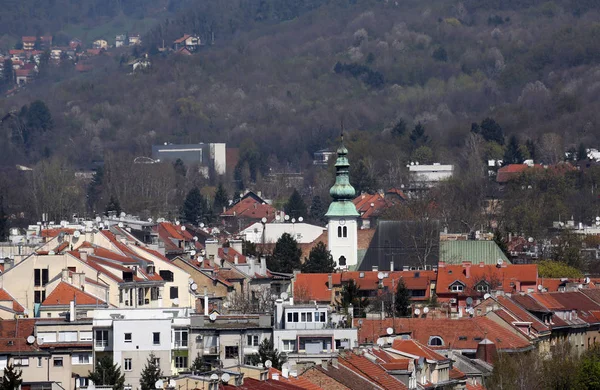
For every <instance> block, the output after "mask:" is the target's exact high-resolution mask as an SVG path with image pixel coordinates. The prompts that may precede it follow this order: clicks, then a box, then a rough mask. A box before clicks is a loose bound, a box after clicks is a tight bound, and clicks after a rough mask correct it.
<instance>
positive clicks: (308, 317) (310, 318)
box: [306, 313, 312, 322]
mask: <svg viewBox="0 0 600 390" xmlns="http://www.w3.org/2000/svg"><path fill="white" fill-rule="evenodd" d="M306 322H312V313H306Z"/></svg>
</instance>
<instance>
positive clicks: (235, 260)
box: [233, 255, 240, 265]
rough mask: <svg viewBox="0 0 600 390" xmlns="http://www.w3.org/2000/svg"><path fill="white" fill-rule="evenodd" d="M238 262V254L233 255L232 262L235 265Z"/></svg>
mask: <svg viewBox="0 0 600 390" xmlns="http://www.w3.org/2000/svg"><path fill="white" fill-rule="evenodd" d="M239 262H240V257H239V256H238V255H235V256H233V263H234V264H236V265H237V264H239Z"/></svg>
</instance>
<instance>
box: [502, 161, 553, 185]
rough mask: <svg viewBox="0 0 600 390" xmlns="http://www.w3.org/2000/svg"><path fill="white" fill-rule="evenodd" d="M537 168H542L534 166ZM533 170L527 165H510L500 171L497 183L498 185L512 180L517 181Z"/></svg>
mask: <svg viewBox="0 0 600 390" xmlns="http://www.w3.org/2000/svg"><path fill="white" fill-rule="evenodd" d="M534 167H535V168H538V169H540V168H542V166H541V165H540V164H536V165H534ZM530 168H533V167H530V166H529V165H527V164H509V165H506V166H504V167H502V168H500V169H498V175H497V176H496V181H497V182H498V183H506V182H509V181H510V180H513V179H516V178H517V177H519V175H521V174H522V173H523V172H525V171H526V170H528V169H530Z"/></svg>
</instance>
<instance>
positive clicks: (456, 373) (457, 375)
mask: <svg viewBox="0 0 600 390" xmlns="http://www.w3.org/2000/svg"><path fill="white" fill-rule="evenodd" d="M466 377H467V376H466V375H465V373H464V372H462V371H461V370H459V369H458V368H455V367H452V369H451V370H450V379H454V380H458V379H465V378H466Z"/></svg>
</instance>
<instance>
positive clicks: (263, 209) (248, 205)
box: [221, 196, 277, 222]
mask: <svg viewBox="0 0 600 390" xmlns="http://www.w3.org/2000/svg"><path fill="white" fill-rule="evenodd" d="M276 211H277V210H276V209H275V208H274V207H273V206H271V205H270V204H267V203H260V202H259V201H257V200H256V199H254V198H253V197H251V196H248V197H246V198H244V199H242V200H240V201H239V202H238V203H236V204H235V205H233V206H232V207H230V208H229V209H228V210H226V211H225V212H224V213H223V214H221V216H224V217H237V218H250V219H262V218H263V217H264V218H267V222H271V221H272V220H273V219H275V212H276Z"/></svg>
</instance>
